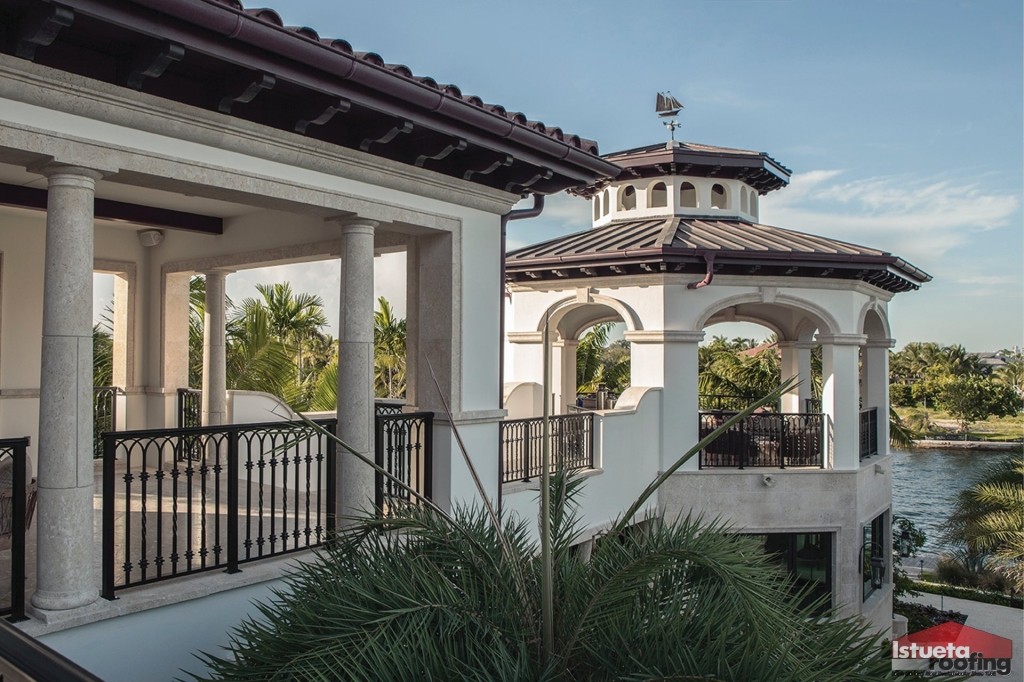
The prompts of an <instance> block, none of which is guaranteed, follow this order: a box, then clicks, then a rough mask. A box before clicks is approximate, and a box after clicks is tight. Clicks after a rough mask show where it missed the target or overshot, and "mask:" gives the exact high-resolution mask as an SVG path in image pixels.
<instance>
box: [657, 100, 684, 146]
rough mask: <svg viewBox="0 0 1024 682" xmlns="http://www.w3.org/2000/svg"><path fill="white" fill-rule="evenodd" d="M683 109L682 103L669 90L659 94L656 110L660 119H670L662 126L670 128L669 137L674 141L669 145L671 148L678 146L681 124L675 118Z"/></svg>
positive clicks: (663, 122)
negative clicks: (677, 133)
mask: <svg viewBox="0 0 1024 682" xmlns="http://www.w3.org/2000/svg"><path fill="white" fill-rule="evenodd" d="M683 108H684V107H683V105H682V103H681V102H680V101H679V100H677V99H676V98H675V97H674V96H673V95H672V93H671V92H670V91H669V90H666V91H665V92H659V93H658V97H657V99H656V100H655V104H654V109H655V111H656V112H657V113H658V118H662V119H668V120H666V121H662V124H663V125H664V126H665V127H666V128H668V131H669V135H671V137H672V140H671V141H670V142H669V143H668V146H669V147H670V148H671V147H675V146H676V128H678V127H679V123H678V122H677V121H676V120H675V117H676V116H678V115H679V112H680V111H681V110H682V109H683Z"/></svg>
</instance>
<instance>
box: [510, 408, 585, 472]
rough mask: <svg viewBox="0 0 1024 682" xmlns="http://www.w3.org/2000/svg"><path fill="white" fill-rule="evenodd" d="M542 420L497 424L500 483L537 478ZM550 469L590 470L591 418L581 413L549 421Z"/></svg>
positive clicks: (539, 469) (522, 420) (542, 438)
mask: <svg viewBox="0 0 1024 682" xmlns="http://www.w3.org/2000/svg"><path fill="white" fill-rule="evenodd" d="M543 428H544V425H543V419H542V418H541V417H531V418H529V419H506V420H504V421H503V422H501V430H500V436H499V437H500V439H501V443H500V446H501V447H500V452H501V482H502V483H512V482H514V481H529V480H530V479H532V478H536V477H537V476H540V474H541V471H542V468H543V467H542V462H541V457H542V449H543V444H544V436H543ZM550 429H551V436H550V438H551V440H550V443H551V468H552V470H557V469H559V468H564V469H570V470H571V469H592V468H594V415H593V413H589V412H583V413H577V414H559V415H554V416H552V417H551V418H550Z"/></svg>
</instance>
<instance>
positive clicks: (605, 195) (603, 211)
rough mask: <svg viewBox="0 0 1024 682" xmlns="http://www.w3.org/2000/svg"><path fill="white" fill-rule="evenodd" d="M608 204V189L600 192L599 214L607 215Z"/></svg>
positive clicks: (609, 201)
mask: <svg viewBox="0 0 1024 682" xmlns="http://www.w3.org/2000/svg"><path fill="white" fill-rule="evenodd" d="M610 204H611V194H609V192H608V190H605V191H604V192H602V193H601V215H602V216H606V215H608V209H609V208H610Z"/></svg>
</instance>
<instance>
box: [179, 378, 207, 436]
mask: <svg viewBox="0 0 1024 682" xmlns="http://www.w3.org/2000/svg"><path fill="white" fill-rule="evenodd" d="M202 425H203V392H202V391H200V390H199V389H198V388H179V389H178V428H179V429H194V428H197V427H199V426H202Z"/></svg>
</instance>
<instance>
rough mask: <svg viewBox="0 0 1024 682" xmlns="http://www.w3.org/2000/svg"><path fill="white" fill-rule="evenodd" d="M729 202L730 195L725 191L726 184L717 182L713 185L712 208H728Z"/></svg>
mask: <svg viewBox="0 0 1024 682" xmlns="http://www.w3.org/2000/svg"><path fill="white" fill-rule="evenodd" d="M728 204H729V197H728V195H727V194H726V192H725V185H721V184H719V183H717V182H716V183H715V184H714V185H712V186H711V208H726V207H727V206H728Z"/></svg>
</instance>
